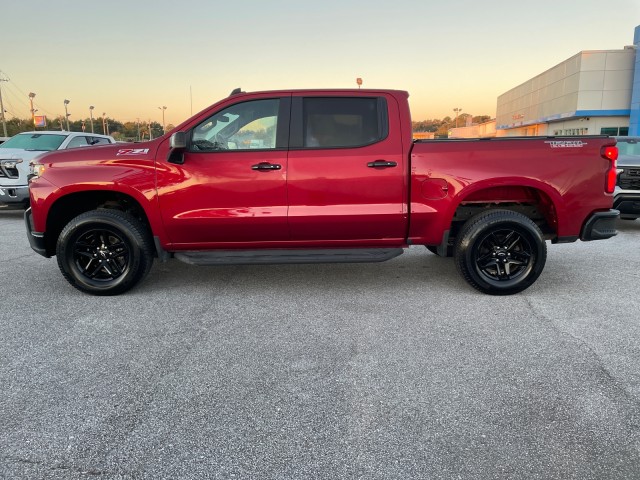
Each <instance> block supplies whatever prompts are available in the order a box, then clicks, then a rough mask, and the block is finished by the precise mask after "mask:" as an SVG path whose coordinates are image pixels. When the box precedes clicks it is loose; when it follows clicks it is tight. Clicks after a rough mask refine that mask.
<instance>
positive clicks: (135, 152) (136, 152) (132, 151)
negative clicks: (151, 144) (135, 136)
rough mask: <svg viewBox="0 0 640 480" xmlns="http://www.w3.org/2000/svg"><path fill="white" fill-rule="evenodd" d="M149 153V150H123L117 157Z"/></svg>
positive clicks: (119, 151)
mask: <svg viewBox="0 0 640 480" xmlns="http://www.w3.org/2000/svg"><path fill="white" fill-rule="evenodd" d="M147 153H149V149H148V148H121V149H120V150H118V153H117V154H116V155H145V154H147Z"/></svg>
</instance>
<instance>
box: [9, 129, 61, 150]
mask: <svg viewBox="0 0 640 480" xmlns="http://www.w3.org/2000/svg"><path fill="white" fill-rule="evenodd" d="M65 138H67V136H66V135H43V134H41V133H20V134H18V135H16V136H15V137H12V138H10V139H9V140H7V141H6V142H4V143H3V144H0V148H20V149H22V150H36V151H39V152H51V151H52V150H57V149H58V147H60V145H61V144H62V142H64V139H65Z"/></svg>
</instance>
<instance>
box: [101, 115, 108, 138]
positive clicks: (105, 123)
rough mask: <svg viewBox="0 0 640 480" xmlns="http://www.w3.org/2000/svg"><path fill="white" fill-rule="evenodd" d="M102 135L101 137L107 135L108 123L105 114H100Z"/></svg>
mask: <svg viewBox="0 0 640 480" xmlns="http://www.w3.org/2000/svg"><path fill="white" fill-rule="evenodd" d="M102 133H103V135H109V121H108V120H107V114H106V113H105V112H102Z"/></svg>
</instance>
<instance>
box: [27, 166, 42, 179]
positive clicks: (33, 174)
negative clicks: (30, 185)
mask: <svg viewBox="0 0 640 480" xmlns="http://www.w3.org/2000/svg"><path fill="white" fill-rule="evenodd" d="M43 173H44V165H42V164H41V163H37V162H31V163H30V164H29V176H28V178H29V180H31V179H32V178H38V177H41V176H42V174H43Z"/></svg>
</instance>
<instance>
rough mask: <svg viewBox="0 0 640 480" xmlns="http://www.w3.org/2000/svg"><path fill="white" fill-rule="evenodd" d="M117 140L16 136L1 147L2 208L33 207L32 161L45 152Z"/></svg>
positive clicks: (62, 134)
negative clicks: (29, 181)
mask: <svg viewBox="0 0 640 480" xmlns="http://www.w3.org/2000/svg"><path fill="white" fill-rule="evenodd" d="M112 143H115V140H114V139H113V137H110V136H108V135H98V134H94V133H84V132H64V131H52V132H47V131H42V132H25V133H19V134H18V135H14V136H13V137H11V138H10V139H8V140H7V141H6V142H3V143H2V144H0V207H4V208H7V207H8V208H26V207H27V206H28V205H29V185H28V179H27V176H28V174H29V162H31V161H32V160H35V159H36V158H38V156H40V155H42V154H43V153H44V152H50V151H53V150H66V149H70V148H80V147H90V146H94V145H108V144H112Z"/></svg>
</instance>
